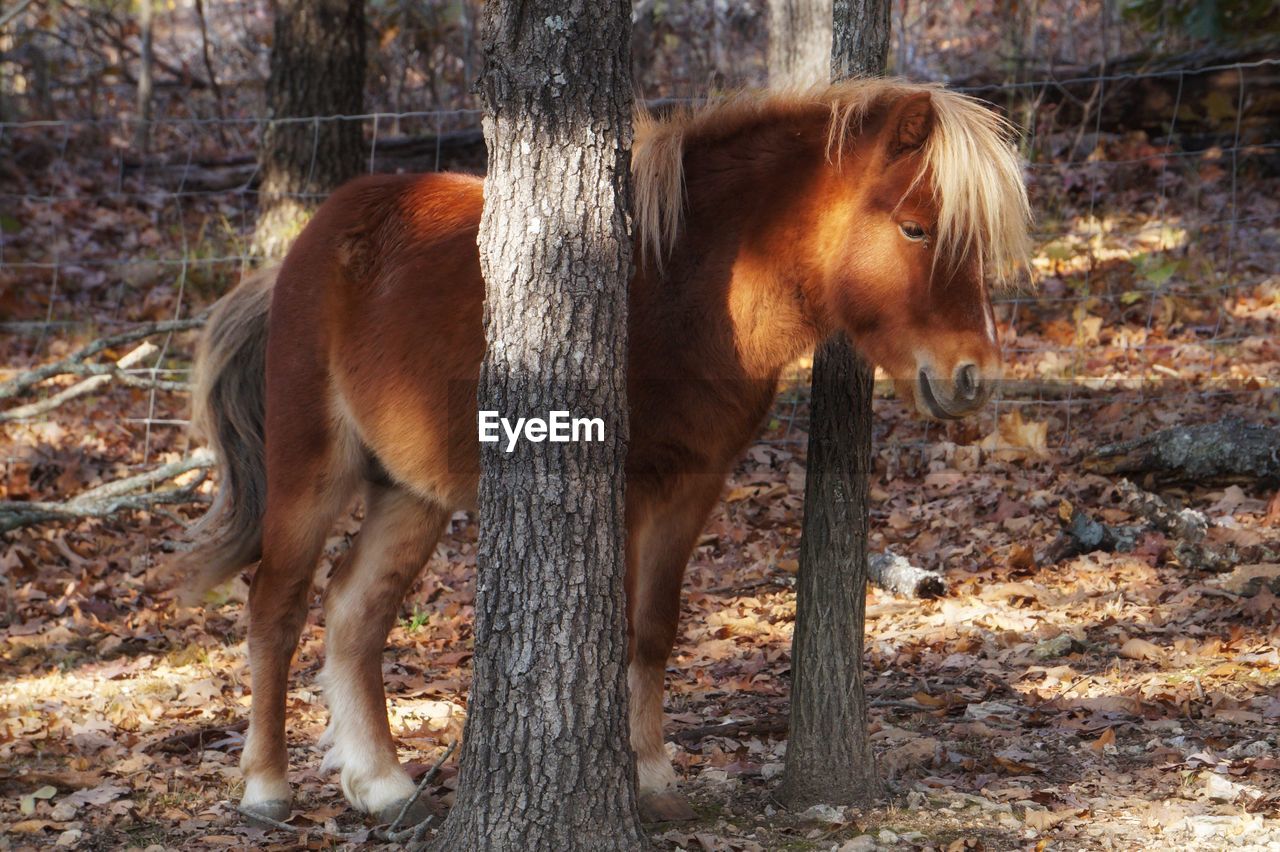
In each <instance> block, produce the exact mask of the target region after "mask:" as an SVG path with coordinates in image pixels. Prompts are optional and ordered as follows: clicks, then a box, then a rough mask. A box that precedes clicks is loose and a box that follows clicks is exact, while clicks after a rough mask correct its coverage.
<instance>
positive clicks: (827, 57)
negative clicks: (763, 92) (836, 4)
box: [769, 0, 832, 88]
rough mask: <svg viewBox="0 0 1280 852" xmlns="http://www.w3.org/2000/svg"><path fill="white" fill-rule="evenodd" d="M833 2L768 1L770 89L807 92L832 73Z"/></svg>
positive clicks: (822, 0) (806, 0) (817, 0)
mask: <svg viewBox="0 0 1280 852" xmlns="http://www.w3.org/2000/svg"><path fill="white" fill-rule="evenodd" d="M831 5H832V0H769V85H770V86H772V87H774V88H787V87H795V88H808V87H809V86H814V85H817V84H820V83H825V82H827V80H828V79H829V77H830V73H831V21H832V18H831Z"/></svg>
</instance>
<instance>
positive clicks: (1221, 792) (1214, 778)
mask: <svg viewBox="0 0 1280 852" xmlns="http://www.w3.org/2000/svg"><path fill="white" fill-rule="evenodd" d="M1243 792H1244V787H1242V786H1240V785H1239V784H1237V783H1236V782H1234V781H1232V780H1231V779H1229V778H1224V777H1223V776H1221V775H1219V774H1217V773H1216V772H1206V773H1205V779H1204V794H1205V795H1206V796H1208V797H1209V798H1210V799H1213V800H1214V801H1218V802H1234V801H1235V800H1236V799H1238V798H1240V794H1241V793H1243Z"/></svg>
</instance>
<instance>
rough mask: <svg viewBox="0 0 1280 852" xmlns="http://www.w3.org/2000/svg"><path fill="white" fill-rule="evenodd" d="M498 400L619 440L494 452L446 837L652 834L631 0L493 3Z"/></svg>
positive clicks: (623, 845)
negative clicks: (640, 518) (642, 782)
mask: <svg viewBox="0 0 1280 852" xmlns="http://www.w3.org/2000/svg"><path fill="white" fill-rule="evenodd" d="M482 27H483V34H484V36H483V37H484V54H485V60H486V67H485V70H484V71H483V72H482V74H481V77H480V89H481V92H482V95H483V97H484V100H485V103H486V110H487V116H486V118H485V138H486V142H487V144H488V147H489V173H488V178H487V179H486V183H485V206H484V215H483V218H482V220H481V225H480V237H479V241H480V249H481V253H480V254H481V266H482V269H483V271H484V277H485V282H486V302H485V334H486V338H487V340H488V342H489V348H488V352H487V354H486V356H485V361H484V364H483V366H482V368H481V375H480V409H481V410H482V411H485V410H491V411H497V412H499V413H500V414H501V415H502V416H505V417H509V418H514V417H529V416H540V417H545V416H546V412H548V411H552V410H563V411H568V412H570V413H571V416H574V417H600V418H603V420H604V422H605V431H604V435H605V439H604V440H603V441H601V442H581V443H551V442H543V443H528V442H524V443H521V444H519V445H517V447H516V448H515V450H514V451H513V452H511V453H505V452H504V451H503V449H502V448H500V447H499V446H498V445H496V444H492V445H491V444H484V445H482V447H484V449H483V451H482V454H481V479H480V527H481V537H480V541H481V545H480V551H479V553H478V558H477V580H476V607H475V608H476V617H475V657H474V679H473V681H472V687H471V695H470V698H469V700H468V706H467V723H466V732H465V736H464V739H463V751H462V771H461V777H460V779H459V786H458V792H457V803H456V804H455V806H454V808H453V811H452V812H451V813H450V815H449V817H448V819H447V820H446V822H445V825H444V827H443V828H442V830H441V835H440V838H439V839H438V840H437V843H436V848H438V849H442V850H455V849H466V850H477V849H501V850H614V849H636V848H641V847H642V846H643V845H644V834H643V833H642V831H641V829H640V823H639V815H638V812H637V809H636V793H635V784H636V768H635V756H634V754H633V753H632V751H631V748H630V744H629V741H628V730H627V721H626V719H627V692H626V674H625V669H626V660H627V639H626V626H625V625H626V602H625V594H624V590H623V575H624V571H625V560H624V539H625V529H624V526H623V524H624V493H623V488H622V483H623V476H624V473H623V471H624V461H625V458H626V449H627V419H626V411H627V408H626V331H627V324H626V315H627V285H628V282H629V280H630V276H631V270H632V257H631V237H630V222H629V218H628V214H627V211H628V209H629V206H630V187H629V181H630V177H629V172H630V169H629V159H630V148H631V138H632V128H631V109H632V88H631V74H630V62H629V55H628V50H629V44H628V40H629V37H630V29H631V23H630V6H629V4H628V3H627V2H624V0H580V2H578V3H573V4H565V3H562V2H559V0H525V2H519V0H490V2H489V3H487V4H485V6H484V11H483V20H482Z"/></svg>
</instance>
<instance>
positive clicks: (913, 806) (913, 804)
mask: <svg viewBox="0 0 1280 852" xmlns="http://www.w3.org/2000/svg"><path fill="white" fill-rule="evenodd" d="M926 801H927V799H925V797H924V793H921V792H920V791H919V790H912V791H910V792H908V793H907V810H909V811H918V810H920V809H922V808H923V807H924V806H925V802H926Z"/></svg>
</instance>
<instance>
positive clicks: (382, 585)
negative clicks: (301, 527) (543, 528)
mask: <svg viewBox="0 0 1280 852" xmlns="http://www.w3.org/2000/svg"><path fill="white" fill-rule="evenodd" d="M448 520H449V512H448V511H447V510H445V509H443V508H441V507H439V506H437V505H434V504H431V503H426V502H424V501H422V500H421V499H419V498H418V497H416V496H415V495H413V494H411V493H409V492H407V491H404V490H401V489H398V488H395V487H388V486H383V485H371V486H370V487H369V498H368V501H367V509H366V514H365V520H364V524H363V525H362V527H361V529H360V534H359V536H358V537H357V539H356V544H355V546H354V547H353V549H352V551H351V553H350V554H349V558H348V559H346V560H345V561H344V562H343V564H342V565H341V566H339V568H338V570H337V571H336V572H335V573H334V576H333V579H332V580H331V581H330V583H329V588H328V590H327V591H326V593H325V664H324V673H323V675H322V682H323V685H324V693H325V699H326V700H327V702H328V704H329V727H328V729H326V731H325V735H324V740H323V741H324V742H328V743H329V744H330V749H329V752H328V754H326V755H325V759H324V763H323V765H322V766H321V768H322V769H339V768H340V769H341V770H342V775H341V781H342V792H343V794H344V795H345V796H346V797H347V801H348V802H350V803H351V805H352V807H354V808H356V809H357V810H360V811H364V812H365V813H368V814H372V815H374V816H375V817H376V819H377V820H378V821H379V822H391V821H393V820H394V819H395V818H396V816H397V815H398V814H399V812H400V809H401V807H402V806H403V805H404V803H405V801H406V800H407V799H408V797H410V796H411V795H412V794H413V791H414V784H413V782H412V781H411V780H410V779H409V775H408V773H406V772H405V771H404V769H403V768H401V766H400V762H399V761H398V760H397V758H396V747H395V743H394V741H393V740H392V739H391V730H390V728H389V727H388V725H387V704H386V696H385V694H384V692H383V683H382V651H383V648H384V646H385V645H386V641H387V633H388V632H390V630H391V627H392V625H394V624H395V619H396V614H397V613H398V611H399V608H400V602H401V601H402V600H403V598H404V596H405V594H406V593H407V592H408V591H409V587H410V586H411V585H412V584H413V581H414V578H416V577H417V576H418V572H419V571H420V570H421V569H422V566H423V564H425V563H426V561H427V560H428V559H430V557H431V552H432V551H433V550H435V546H436V542H437V541H438V540H439V538H440V533H441V532H442V531H443V530H444V526H445V524H446V523H447V522H448ZM425 806H426V803H425V802H421V803H420V804H419V806H417V807H415V811H416V812H415V813H412V814H408V815H406V820H405V824H413V823H415V822H419V821H421V820H422V819H424V818H425V817H426V816H427V811H426V810H425Z"/></svg>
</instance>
